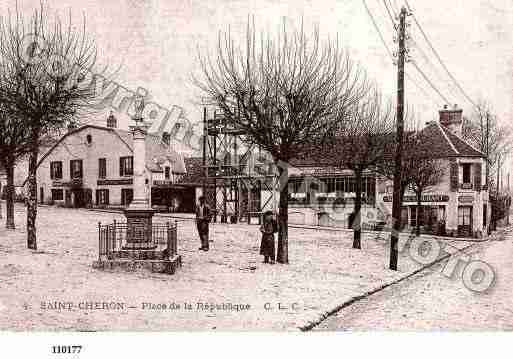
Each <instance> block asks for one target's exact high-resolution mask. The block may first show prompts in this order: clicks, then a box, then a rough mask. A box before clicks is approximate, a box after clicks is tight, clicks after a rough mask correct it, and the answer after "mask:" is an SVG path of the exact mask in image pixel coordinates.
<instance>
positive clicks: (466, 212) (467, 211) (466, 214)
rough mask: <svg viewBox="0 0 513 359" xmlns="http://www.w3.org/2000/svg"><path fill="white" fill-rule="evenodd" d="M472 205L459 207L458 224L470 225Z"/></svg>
mask: <svg viewBox="0 0 513 359" xmlns="http://www.w3.org/2000/svg"><path fill="white" fill-rule="evenodd" d="M471 216H472V207H458V226H470V220H471Z"/></svg>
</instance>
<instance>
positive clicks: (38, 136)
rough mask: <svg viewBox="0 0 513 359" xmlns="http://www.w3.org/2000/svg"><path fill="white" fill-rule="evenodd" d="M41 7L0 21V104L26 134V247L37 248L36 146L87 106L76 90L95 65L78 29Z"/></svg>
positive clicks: (86, 95) (81, 90)
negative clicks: (85, 74) (28, 13)
mask: <svg viewBox="0 0 513 359" xmlns="http://www.w3.org/2000/svg"><path fill="white" fill-rule="evenodd" d="M52 20H53V21H51V22H50V20H49V16H48V11H47V10H45V9H44V6H43V5H41V6H40V8H39V9H36V10H35V11H34V13H33V15H32V16H31V17H30V18H29V19H28V20H27V19H25V18H24V17H23V15H22V14H20V13H19V12H18V11H16V13H15V14H14V15H11V14H9V15H8V16H7V17H3V18H2V19H1V23H0V61H1V70H0V76H1V79H0V84H1V86H0V100H1V102H2V103H3V104H4V106H5V108H6V110H7V113H8V115H9V117H10V118H18V119H22V120H23V123H22V126H23V128H24V129H25V131H26V133H27V136H28V142H27V146H28V158H29V159H28V161H29V166H28V181H27V182H28V199H27V245H28V248H30V249H37V243H36V216H37V191H36V189H37V183H36V169H37V164H38V154H39V149H40V142H41V140H42V139H43V138H45V136H48V135H54V134H55V132H58V131H60V130H61V129H63V128H67V127H68V126H69V125H70V124H74V123H75V122H77V121H78V119H79V118H80V116H81V115H84V113H85V112H86V111H87V110H88V109H90V108H91V106H90V100H92V99H93V98H94V91H93V89H92V88H90V87H87V86H81V85H80V83H81V81H82V80H83V79H84V75H83V74H84V72H85V71H86V70H90V69H91V68H92V66H93V65H94V64H95V61H96V47H95V44H94V41H93V40H91V39H90V38H89V37H88V36H87V34H86V31H85V20H84V23H83V26H82V27H81V28H79V29H77V28H75V27H74V26H73V25H72V23H71V14H70V16H69V23H67V24H65V23H63V22H62V21H61V20H60V18H59V17H58V16H57V15H56V16H55V18H53V19H52Z"/></svg>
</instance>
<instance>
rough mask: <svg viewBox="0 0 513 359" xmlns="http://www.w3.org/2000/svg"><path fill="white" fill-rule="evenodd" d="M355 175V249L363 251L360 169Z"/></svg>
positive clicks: (353, 225) (353, 226)
mask: <svg viewBox="0 0 513 359" xmlns="http://www.w3.org/2000/svg"><path fill="white" fill-rule="evenodd" d="M354 174H355V179H356V183H355V187H356V188H355V192H356V198H355V202H354V213H353V223H352V228H353V248H355V249H362V243H361V238H362V216H361V211H362V171H361V170H360V169H358V170H356V171H354Z"/></svg>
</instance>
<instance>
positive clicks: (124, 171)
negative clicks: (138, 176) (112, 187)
mask: <svg viewBox="0 0 513 359" xmlns="http://www.w3.org/2000/svg"><path fill="white" fill-rule="evenodd" d="M133 174H134V158H133V157H132V156H127V157H121V158H120V159H119V175H120V176H121V177H123V176H132V175H133Z"/></svg>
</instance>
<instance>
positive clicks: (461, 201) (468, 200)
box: [458, 196, 474, 203]
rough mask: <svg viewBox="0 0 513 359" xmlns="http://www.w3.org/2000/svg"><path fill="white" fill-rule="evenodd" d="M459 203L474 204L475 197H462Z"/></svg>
mask: <svg viewBox="0 0 513 359" xmlns="http://www.w3.org/2000/svg"><path fill="white" fill-rule="evenodd" d="M458 201H459V202H460V203H472V202H474V197H472V196H460V197H459V198H458Z"/></svg>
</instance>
